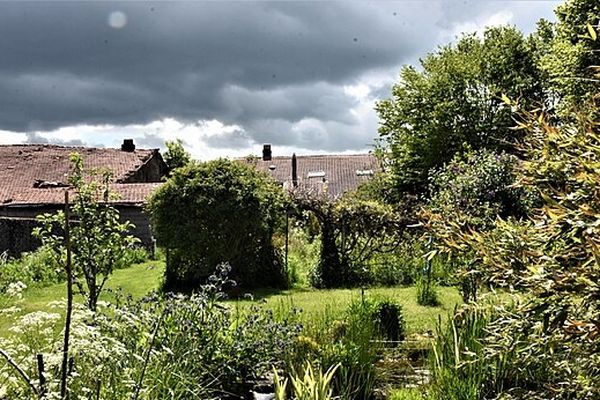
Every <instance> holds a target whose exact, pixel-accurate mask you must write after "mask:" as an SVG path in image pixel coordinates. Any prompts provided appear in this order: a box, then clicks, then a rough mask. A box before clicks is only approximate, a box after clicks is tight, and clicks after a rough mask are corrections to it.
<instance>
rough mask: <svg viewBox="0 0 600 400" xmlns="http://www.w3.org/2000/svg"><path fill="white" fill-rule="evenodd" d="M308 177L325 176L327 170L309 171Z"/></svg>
mask: <svg viewBox="0 0 600 400" xmlns="http://www.w3.org/2000/svg"><path fill="white" fill-rule="evenodd" d="M307 178H309V179H310V178H325V171H308V175H307Z"/></svg>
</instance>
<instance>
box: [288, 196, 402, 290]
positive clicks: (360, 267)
mask: <svg viewBox="0 0 600 400" xmlns="http://www.w3.org/2000/svg"><path fill="white" fill-rule="evenodd" d="M298 204H299V207H300V208H301V209H303V210H305V211H309V212H310V213H311V214H312V215H313V216H314V217H315V219H316V220H317V221H318V224H319V227H320V236H319V237H320V240H321V255H320V260H319V263H318V264H317V266H316V268H315V269H314V270H313V273H312V276H311V283H312V285H313V286H315V287H326V288H331V287H343V286H358V285H360V284H367V283H370V281H369V271H368V265H369V261H370V260H371V259H372V258H373V257H374V256H375V255H376V254H381V253H387V252H390V251H393V250H394V249H395V248H396V247H397V245H398V242H399V236H398V234H400V233H401V232H402V230H403V228H404V225H405V221H404V220H403V219H402V218H401V217H400V216H399V215H398V214H397V213H396V212H395V211H394V210H393V208H392V207H391V206H389V205H386V204H383V203H381V202H377V201H373V200H363V199H360V198H355V197H352V196H347V197H345V198H343V199H341V200H338V201H335V202H331V201H329V200H328V199H324V198H319V197H309V196H307V197H304V198H299V199H298Z"/></svg>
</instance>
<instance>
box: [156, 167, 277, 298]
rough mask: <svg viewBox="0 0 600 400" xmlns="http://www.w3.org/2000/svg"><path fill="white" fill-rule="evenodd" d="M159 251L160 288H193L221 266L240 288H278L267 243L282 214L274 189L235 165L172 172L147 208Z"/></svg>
mask: <svg viewBox="0 0 600 400" xmlns="http://www.w3.org/2000/svg"><path fill="white" fill-rule="evenodd" d="M148 211H149V213H150V216H151V220H152V226H153V229H154V232H155V235H156V239H157V241H158V243H159V245H161V246H164V247H165V248H167V249H168V254H169V262H168V265H167V270H166V273H165V289H166V290H174V289H178V290H194V289H196V288H198V287H199V285H200V284H202V283H204V280H205V279H206V278H208V276H210V275H211V274H212V272H213V271H214V269H215V267H216V266H217V265H218V264H220V263H223V262H228V263H229V264H230V265H231V267H232V272H231V277H232V279H234V280H235V281H237V282H238V283H239V284H241V285H243V286H245V287H252V286H281V285H283V284H284V283H285V281H286V280H285V275H284V270H283V265H282V262H281V257H280V255H279V254H278V251H277V249H276V248H275V247H274V245H273V242H272V236H273V234H274V233H275V232H276V231H278V230H279V229H280V227H281V224H282V221H283V217H284V216H285V197H284V193H283V190H282V188H281V187H280V186H279V185H278V184H277V183H276V182H275V181H273V180H272V179H271V178H270V177H268V176H267V175H265V174H263V173H261V172H259V171H257V170H256V169H254V168H252V167H250V166H247V165H244V164H243V163H241V162H237V161H229V160H225V159H219V160H216V161H210V162H206V163H196V162H192V163H190V164H188V165H186V166H184V167H183V168H179V169H176V170H174V171H173V173H172V176H171V177H170V178H169V180H167V182H166V183H165V184H164V185H163V186H162V187H161V188H160V189H159V190H158V191H157V192H156V193H155V194H154V196H153V197H152V198H151V199H150V201H149V204H148Z"/></svg>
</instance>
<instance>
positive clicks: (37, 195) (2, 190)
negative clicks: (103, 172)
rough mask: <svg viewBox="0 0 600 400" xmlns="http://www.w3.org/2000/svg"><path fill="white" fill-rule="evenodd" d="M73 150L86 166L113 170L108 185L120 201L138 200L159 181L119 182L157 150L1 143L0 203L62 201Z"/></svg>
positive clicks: (20, 203) (5, 204)
mask: <svg viewBox="0 0 600 400" xmlns="http://www.w3.org/2000/svg"><path fill="white" fill-rule="evenodd" d="M74 152H77V153H79V154H81V155H82V156H83V158H84V165H85V168H86V169H97V168H108V169H110V170H111V171H113V173H114V178H113V182H114V184H113V185H112V186H111V187H112V188H113V190H114V191H116V192H117V193H119V194H120V195H121V199H120V200H119V201H118V202H119V203H141V202H143V201H144V200H145V198H146V197H147V196H148V195H149V194H150V193H151V191H152V190H153V189H155V188H156V187H157V185H159V183H131V184H130V183H121V182H124V181H127V178H128V177H129V176H130V175H131V174H132V173H134V172H135V171H136V170H137V169H138V168H140V167H141V166H142V165H143V164H144V163H145V162H147V161H148V160H149V159H150V158H152V156H153V155H154V154H155V152H156V150H145V149H144V150H135V151H133V152H125V151H121V150H120V149H105V148H86V147H64V146H55V145H8V146H0V207H2V206H15V205H33V204H36V205H39V204H57V203H62V202H63V199H64V194H63V193H64V186H65V185H66V182H67V177H68V174H69V171H70V161H69V157H70V154H71V153H74ZM40 182H41V183H42V184H41V186H42V187H40V184H39V183H40ZM36 186H37V187H36ZM44 186H45V187H44ZM48 186H50V187H48ZM52 186H56V187H52ZM60 186H63V187H60Z"/></svg>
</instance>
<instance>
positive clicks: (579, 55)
mask: <svg viewBox="0 0 600 400" xmlns="http://www.w3.org/2000/svg"><path fill="white" fill-rule="evenodd" d="M556 18H557V23H556V24H555V25H554V26H553V27H552V29H551V31H550V32H549V34H547V35H546V36H550V38H549V40H548V46H547V47H548V48H547V51H546V52H544V54H543V55H542V56H541V62H540V65H541V67H542V69H543V70H544V72H545V73H546V74H547V75H548V78H549V82H548V87H549V90H550V91H551V93H552V94H553V95H554V96H555V97H556V98H557V100H559V101H560V105H559V109H560V111H561V113H562V115H563V117H566V116H568V114H569V113H570V111H571V110H572V109H573V107H576V108H579V109H581V108H582V107H587V105H588V104H589V101H590V100H591V98H592V97H593V96H594V95H595V94H596V93H598V91H600V82H599V81H598V79H597V77H596V75H595V71H594V68H593V67H594V66H598V65H600V40H597V39H598V31H597V28H598V24H599V23H600V3H598V2H597V1H590V0H570V1H567V2H565V3H564V4H562V5H560V6H559V7H558V8H557V9H556Z"/></svg>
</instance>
